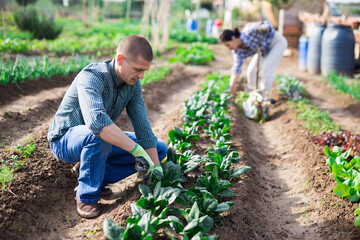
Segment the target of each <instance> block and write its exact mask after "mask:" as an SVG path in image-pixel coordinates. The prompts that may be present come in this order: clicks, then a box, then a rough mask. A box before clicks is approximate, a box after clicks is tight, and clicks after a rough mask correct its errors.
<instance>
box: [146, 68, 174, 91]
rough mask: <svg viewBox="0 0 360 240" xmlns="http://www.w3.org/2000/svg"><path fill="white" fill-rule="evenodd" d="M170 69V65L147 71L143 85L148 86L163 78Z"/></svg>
mask: <svg viewBox="0 0 360 240" xmlns="http://www.w3.org/2000/svg"><path fill="white" fill-rule="evenodd" d="M170 70H171V68H170V67H167V66H165V67H160V68H156V69H152V70H149V71H147V72H145V76H144V79H143V80H141V82H142V86H146V85H147V84H149V83H152V82H156V81H159V80H161V79H163V78H164V77H165V76H166V75H167V74H168V73H169V72H170Z"/></svg>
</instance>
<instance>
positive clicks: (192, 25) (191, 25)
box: [186, 18, 197, 32]
mask: <svg viewBox="0 0 360 240" xmlns="http://www.w3.org/2000/svg"><path fill="white" fill-rule="evenodd" d="M196 30H197V21H196V20H194V19H191V18H189V19H188V20H187V21H186V31H187V32H194V31H196Z"/></svg>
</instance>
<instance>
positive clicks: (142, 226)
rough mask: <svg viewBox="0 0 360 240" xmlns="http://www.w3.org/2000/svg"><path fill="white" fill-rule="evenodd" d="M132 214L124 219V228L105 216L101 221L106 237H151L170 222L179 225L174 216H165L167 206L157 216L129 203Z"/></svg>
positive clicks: (113, 238)
mask: <svg viewBox="0 0 360 240" xmlns="http://www.w3.org/2000/svg"><path fill="white" fill-rule="evenodd" d="M131 211H132V215H131V216H130V217H129V218H128V219H127V220H126V223H127V224H126V228H124V227H121V226H118V225H117V224H116V223H115V222H114V221H113V220H111V219H110V218H106V219H105V221H104V223H103V230H104V233H105V236H106V237H107V238H108V239H112V240H120V239H124V240H125V239H146V240H150V239H153V237H154V235H155V233H156V232H157V231H158V230H159V229H160V228H164V227H166V226H169V225H170V223H172V224H173V225H176V226H177V225H180V224H181V222H180V220H179V219H178V218H177V217H175V216H170V217H167V218H166V213H167V211H168V208H166V209H165V210H164V211H163V212H161V214H160V215H159V216H153V215H152V214H151V212H149V211H147V210H145V209H143V208H141V207H138V206H137V205H135V204H131Z"/></svg>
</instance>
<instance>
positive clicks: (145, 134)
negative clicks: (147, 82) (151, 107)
mask: <svg viewBox="0 0 360 240" xmlns="http://www.w3.org/2000/svg"><path fill="white" fill-rule="evenodd" d="M134 87H135V88H134V91H135V94H134V96H133V97H132V98H131V100H130V101H129V103H128V105H127V106H126V111H127V113H128V115H129V118H130V120H131V123H132V125H133V127H134V131H135V135H136V138H137V140H138V143H139V145H140V146H142V147H143V148H144V149H149V148H154V147H156V142H157V137H156V136H155V135H154V133H153V131H152V129H151V125H150V121H149V120H148V117H147V113H146V107H145V103H144V100H143V96H142V87H141V83H140V81H137V82H136V83H135V86H134Z"/></svg>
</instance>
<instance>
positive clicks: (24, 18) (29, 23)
mask: <svg viewBox="0 0 360 240" xmlns="http://www.w3.org/2000/svg"><path fill="white" fill-rule="evenodd" d="M14 19H15V22H16V25H17V26H18V27H19V29H21V30H23V31H29V32H31V33H32V34H33V37H34V38H37V39H44V38H45V39H55V38H57V36H59V34H60V33H61V31H62V29H63V26H62V25H57V24H56V23H55V21H54V16H53V15H52V14H48V13H43V14H39V12H38V11H37V10H36V8H35V7H34V6H28V7H25V8H22V9H20V10H18V11H16V12H15V13H14Z"/></svg>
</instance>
